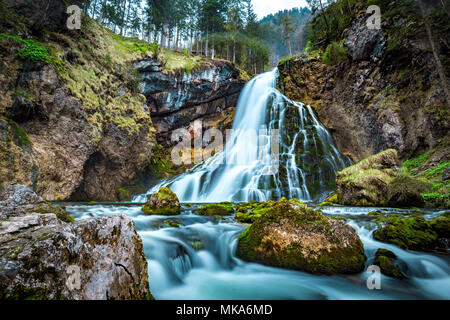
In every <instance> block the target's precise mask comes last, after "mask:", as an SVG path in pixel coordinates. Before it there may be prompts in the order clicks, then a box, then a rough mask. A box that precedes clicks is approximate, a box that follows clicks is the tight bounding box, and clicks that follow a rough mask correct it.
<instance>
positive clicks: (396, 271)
mask: <svg viewBox="0 0 450 320" xmlns="http://www.w3.org/2000/svg"><path fill="white" fill-rule="evenodd" d="M373 264H374V265H376V266H379V267H380V270H381V273H383V274H384V275H386V276H388V277H392V278H397V279H406V276H405V275H404V274H403V272H402V271H401V269H400V267H399V265H398V264H399V262H398V260H397V256H396V255H395V254H394V253H393V252H392V251H389V250H386V249H378V250H377V252H376V254H375V260H374V262H373Z"/></svg>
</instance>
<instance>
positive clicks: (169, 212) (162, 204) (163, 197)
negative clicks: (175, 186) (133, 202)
mask: <svg viewBox="0 0 450 320" xmlns="http://www.w3.org/2000/svg"><path fill="white" fill-rule="evenodd" d="M142 211H144V213H145V214H148V215H164V216H173V215H178V214H180V212H181V204H180V201H179V200H178V197H177V195H176V194H175V193H173V192H172V190H170V189H169V188H167V187H164V188H161V189H159V191H158V192H156V193H154V194H152V195H151V196H150V197H149V198H148V200H147V202H146V203H145V205H144V207H143V208H142Z"/></svg>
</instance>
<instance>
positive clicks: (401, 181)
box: [388, 173, 432, 207]
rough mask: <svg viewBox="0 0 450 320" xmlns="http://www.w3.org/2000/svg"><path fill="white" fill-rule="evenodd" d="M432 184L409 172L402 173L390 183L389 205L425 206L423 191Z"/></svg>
mask: <svg viewBox="0 0 450 320" xmlns="http://www.w3.org/2000/svg"><path fill="white" fill-rule="evenodd" d="M431 187H432V186H431V185H430V184H429V183H427V182H424V181H421V180H419V179H415V178H412V177H410V176H408V175H407V174H404V173H400V174H399V175H397V177H395V178H394V179H393V180H392V181H391V183H390V184H389V192H388V205H390V206H393V207H423V206H424V205H425V200H424V198H423V196H422V193H423V192H425V191H427V190H429V189H430V188H431Z"/></svg>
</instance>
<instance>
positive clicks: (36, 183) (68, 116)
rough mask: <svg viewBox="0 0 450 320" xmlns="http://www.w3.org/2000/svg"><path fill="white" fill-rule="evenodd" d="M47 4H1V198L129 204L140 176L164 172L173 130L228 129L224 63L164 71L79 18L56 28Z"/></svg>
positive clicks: (230, 73) (230, 81)
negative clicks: (25, 194) (12, 188)
mask: <svg viewBox="0 0 450 320" xmlns="http://www.w3.org/2000/svg"><path fill="white" fill-rule="evenodd" d="M47 2H48V1H37V2H36V3H33V5H32V6H31V8H28V7H27V6H26V5H25V4H24V3H23V2H21V1H18V0H8V1H4V0H1V1H0V6H1V8H0V9H1V13H0V16H1V19H0V48H1V50H0V58H1V62H0V66H1V67H0V70H1V71H0V189H2V188H6V187H8V186H9V185H12V184H22V185H25V186H27V187H30V188H32V189H33V190H34V191H35V192H37V193H38V194H39V195H41V196H42V197H43V198H44V199H46V200H66V199H71V200H77V201H78V200H85V201H89V200H96V201H116V200H121V201H126V200H130V196H131V194H133V193H142V192H144V191H146V188H147V187H148V185H149V184H148V183H149V182H148V181H147V180H145V179H146V178H147V176H152V175H155V174H159V173H161V171H164V172H165V171H167V170H160V169H161V168H159V167H156V168H154V167H152V165H153V164H155V163H159V154H155V145H157V142H158V143H159V144H158V147H159V149H157V151H158V150H160V149H161V148H162V147H161V145H160V144H162V145H164V146H168V145H169V143H168V142H170V132H171V131H172V130H174V129H177V128H180V127H186V128H188V129H189V130H191V131H192V126H193V122H194V121H196V120H204V121H203V123H204V128H205V130H206V129H207V128H209V127H212V126H214V127H217V128H223V129H224V130H225V128H229V127H230V126H231V123H232V120H233V107H234V106H235V105H236V100H237V97H238V95H239V91H240V89H241V88H242V86H243V82H242V81H241V80H239V79H238V78H239V72H237V70H236V69H235V68H234V67H233V66H232V65H231V64H229V63H225V62H221V61H213V60H208V61H202V62H200V63H199V64H198V65H195V66H194V68H192V70H189V74H188V72H184V73H180V72H175V71H174V70H168V68H167V67H166V66H164V65H162V64H161V62H158V60H156V59H152V57H151V56H152V54H151V48H150V46H148V45H147V44H146V43H145V42H143V41H139V40H137V39H128V38H123V37H120V36H118V35H116V34H114V33H113V32H111V31H109V30H107V29H105V28H103V27H101V26H100V25H99V24H98V23H97V22H96V21H94V20H91V19H90V18H89V17H87V16H83V23H82V28H81V30H72V31H69V30H66V29H64V28H65V25H64V23H62V22H61V21H65V20H64V19H65V17H66V14H65V8H66V6H65V4H64V1H56V0H52V1H49V2H48V3H49V7H48V6H46V4H47ZM35 6H36V10H32V8H34V7H35ZM37 7H39V9H38V8H37ZM53 7H54V9H51V8H53ZM62 9H64V11H62ZM39 25H40V26H41V27H42V26H45V27H46V28H45V29H42V28H39V27H38V26H39ZM173 55H174V56H176V58H178V57H183V55H182V54H175V53H173ZM205 60H206V59H205ZM166 62H167V61H164V63H166ZM152 118H154V121H152ZM155 128H156V129H155Z"/></svg>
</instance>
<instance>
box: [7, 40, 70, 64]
mask: <svg viewBox="0 0 450 320" xmlns="http://www.w3.org/2000/svg"><path fill="white" fill-rule="evenodd" d="M2 39H11V40H14V41H16V42H19V43H21V44H23V45H24V47H23V48H20V49H18V50H17V56H18V57H19V58H20V59H22V60H28V61H32V62H35V63H36V62H45V63H48V64H52V65H54V66H56V67H60V65H61V63H62V62H61V60H60V59H59V58H58V57H57V56H56V55H54V54H50V53H49V50H48V49H47V47H46V46H45V45H44V44H43V43H41V42H38V41H36V40H33V39H22V38H21V37H19V36H16V35H9V34H4V33H0V40H2Z"/></svg>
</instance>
